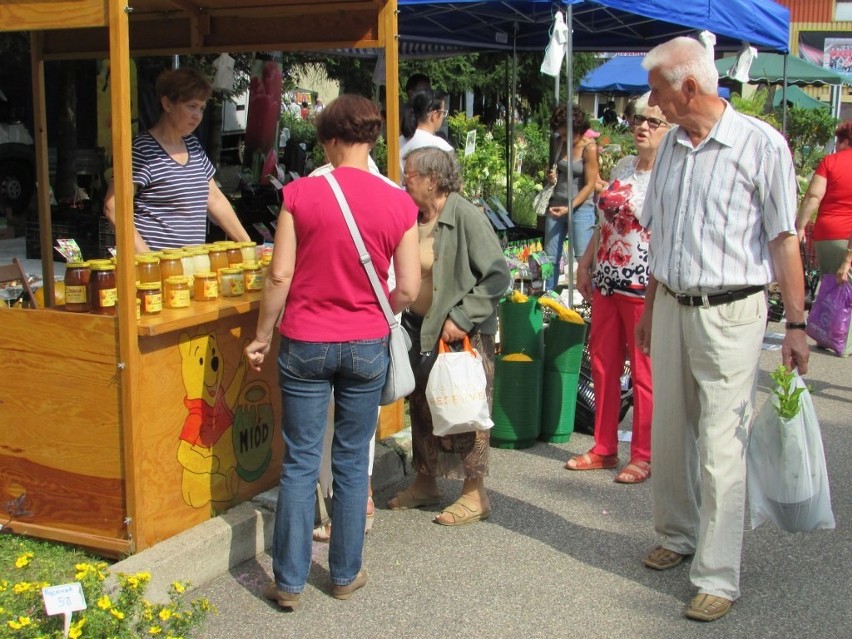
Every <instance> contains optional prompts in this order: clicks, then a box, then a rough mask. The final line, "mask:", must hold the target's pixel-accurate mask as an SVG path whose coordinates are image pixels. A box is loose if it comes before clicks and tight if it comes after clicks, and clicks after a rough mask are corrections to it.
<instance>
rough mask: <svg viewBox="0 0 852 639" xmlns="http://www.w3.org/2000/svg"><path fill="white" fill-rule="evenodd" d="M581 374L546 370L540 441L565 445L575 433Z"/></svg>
mask: <svg viewBox="0 0 852 639" xmlns="http://www.w3.org/2000/svg"><path fill="white" fill-rule="evenodd" d="M579 379H580V373H579V372H577V373H563V372H561V371H557V370H553V369H552V368H545V369H544V372H543V380H544V384H543V388H544V396H543V402H542V409H541V433H540V435H539V439H540V440H541V441H544V442H548V443H550V444H563V443H565V442H567V441H568V440H569V439H571V434H572V433H573V432H574V416H575V413H576V410H577V384H578V382H579Z"/></svg>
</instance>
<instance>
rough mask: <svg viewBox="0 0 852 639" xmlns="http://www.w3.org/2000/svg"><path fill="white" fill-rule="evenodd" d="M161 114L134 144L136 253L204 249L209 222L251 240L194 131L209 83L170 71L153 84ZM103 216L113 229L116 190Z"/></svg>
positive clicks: (110, 191)
mask: <svg viewBox="0 0 852 639" xmlns="http://www.w3.org/2000/svg"><path fill="white" fill-rule="evenodd" d="M155 90H156V92H157V100H158V102H159V104H160V108H161V113H160V117H159V119H158V120H157V123H156V124H155V125H154V126H152V127H151V128H150V129H149V130H148V131H146V132H144V133H140V134H139V135H138V136H137V137H136V139H135V140H134V141H133V156H132V157H133V186H134V188H135V193H134V197H133V222H134V225H135V227H136V230H135V232H134V238H133V245H134V249H135V251H136V252H137V253H142V252H144V251H158V250H160V249H164V248H173V247H180V246H187V245H189V244H203V243H204V242H206V241H207V217H208V216H209V217H210V219H211V220H212V221H213V222H214V223H215V224H217V225H218V226H219V227H221V228H222V230H223V231H225V234H226V235H227V236H228V237H229V238H230V239H232V240H236V241H238V242H247V241H249V240H250V239H251V238H250V237H249V234H248V233H247V232H246V230H245V228H243V225H242V224H241V223H240V220H239V218H237V214H236V213H235V212H234V208H233V207H232V206H231V203H230V202H229V201H228V198H226V197H225V194H224V193H222V191H221V189H220V188H219V187H218V185H217V184H216V182H215V180H214V179H213V176H214V174H215V173H216V169H215V168H214V167H213V164H211V162H210V159H209V158H208V157H207V154H206V153H205V152H204V149H202V148H201V144H200V143H199V142H198V139H197V138H196V137H195V136H193V135H192V132H193V131H195V129H197V128H198V125H199V124H200V123H201V118H202V116H203V115H204V109H205V107H206V106H207V100H208V99H209V98H210V93H211V89H210V82H209V81H208V80H207V78H206V77H205V76H204V75H203V74H202V73H201V72H200V71H197V70H195V69H192V68H189V67H181V68H180V69H176V70H174V71H166V72H164V73H162V74H161V75H160V76H159V77H158V78H157V82H156V85H155ZM104 215H105V216H106V218H107V219H108V220H109V221H110V222H111V223H112V224H113V226H115V215H116V211H115V186H114V185H113V184H110V185H109V187H108V188H107V192H106V194H105V196H104Z"/></svg>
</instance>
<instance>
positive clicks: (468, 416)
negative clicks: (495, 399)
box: [426, 337, 494, 437]
mask: <svg viewBox="0 0 852 639" xmlns="http://www.w3.org/2000/svg"><path fill="white" fill-rule="evenodd" d="M485 388H486V379H485V368H484V367H483V365H482V356H481V355H480V354H479V353H478V352H477V351H476V350H475V349H474V348H473V347H471V345H470V340H469V339H468V338H467V337H465V338H464V350H462V351H459V352H452V351H450V350H448V347H447V344H446V342H444V341H441V342H440V343H439V346H438V357H437V358H436V359H435V364H434V366H433V367H432V371H431V372H430V373H429V381H428V382H427V383H426V401H427V402H428V403H429V412H431V413H432V434H433V435H435V436H436V437H445V436H447V435H456V434H458V433H469V432H471V431H475V430H488V429H489V428H491V427H492V426H493V425H494V422H493V421H491V414H490V411H489V410H488V397H487V395H486V394H485Z"/></svg>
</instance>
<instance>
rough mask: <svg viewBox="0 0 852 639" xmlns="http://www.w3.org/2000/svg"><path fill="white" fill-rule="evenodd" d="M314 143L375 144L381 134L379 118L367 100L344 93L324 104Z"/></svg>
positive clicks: (372, 105) (317, 121)
mask: <svg viewBox="0 0 852 639" xmlns="http://www.w3.org/2000/svg"><path fill="white" fill-rule="evenodd" d="M316 127H317V140H318V141H319V143H320V144H325V143H326V142H328V141H330V140H340V141H341V142H346V143H347V144H363V143H366V144H375V142H376V140H377V139H378V137H379V133H381V131H382V116H381V115H380V114H379V109H378V107H376V105H375V104H373V103H372V102H371V101H370V100H368V99H367V98H365V97H364V96H361V95H354V94H352V93H347V94H344V95H341V96H340V97H338V98H335V99H334V100H332V101H331V102H329V103H328V105H326V106H325V107H324V108H323V110H322V111H320V113H319V115H318V116H317V119H316Z"/></svg>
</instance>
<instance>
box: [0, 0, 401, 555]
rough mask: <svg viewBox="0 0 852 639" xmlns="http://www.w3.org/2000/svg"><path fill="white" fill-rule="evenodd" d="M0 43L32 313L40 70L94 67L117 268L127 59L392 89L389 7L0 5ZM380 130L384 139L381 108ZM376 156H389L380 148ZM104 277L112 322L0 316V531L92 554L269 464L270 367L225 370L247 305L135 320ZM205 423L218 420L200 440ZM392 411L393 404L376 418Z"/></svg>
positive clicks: (272, 462) (204, 306) (167, 526)
mask: <svg viewBox="0 0 852 639" xmlns="http://www.w3.org/2000/svg"><path fill="white" fill-rule="evenodd" d="M0 31H24V32H29V33H30V42H31V49H32V76H33V82H32V84H33V96H34V99H33V104H34V123H35V126H34V128H35V132H34V133H35V135H34V137H35V141H36V154H37V158H38V165H37V179H38V184H39V185H40V188H39V189H38V196H37V197H38V215H39V226H40V228H41V236H40V242H41V255H42V259H43V267H44V274H45V277H44V280H45V299H47V300H52V299H53V290H52V289H53V278H52V277H51V276H49V274H50V275H52V273H53V263H52V250H53V249H52V246H51V243H52V238H51V233H50V228H51V212H50V200H49V191H48V188H47V186H46V185H47V184H48V153H47V134H46V117H45V102H44V94H45V91H44V88H45V87H44V83H45V79H44V78H45V74H44V64H45V61H48V60H58V59H101V58H108V60H109V66H110V83H111V98H110V101H111V108H112V157H113V169H114V170H113V175H114V180H115V198H116V207H117V211H118V215H117V216H116V217H117V228H116V247H117V250H118V254H119V255H132V254H133V231H134V229H133V215H132V210H133V202H132V198H133V187H132V183H131V168H132V167H131V142H132V140H131V133H130V131H131V128H130V103H131V100H130V57H131V56H143V55H172V54H178V53H219V52H251V51H276V50H310V49H333V48H359V47H370V48H381V49H384V52H385V61H386V81H387V95H389V96H396V95H397V94H398V90H399V87H398V50H397V23H396V0H387V1H384V0H336V1H333V2H328V1H324V0H315V1H307V0H204V1H203V3H202V2H200V1H199V0H12V2H2V3H0ZM387 122H388V129H389V130H397V129H398V127H399V113H398V105H397V101H396V100H390V101H389V102H388V104H387ZM388 147H389V148H388V153H389V157H391V158H393V157H398V153H399V149H398V140H397V139H396V137H395V136H390V138H389V139H388ZM388 164H389V170H390V172H391V176H390V177H391V178H392V179H398V178H399V175H397V173H398V166H397V165H398V163H397V162H393V161H392V162H389V163H388ZM45 229H46V231H45ZM117 279H118V294H119V299H118V315H117V316H116V317H111V316H103V315H89V314H77V313H67V312H64V311H63V310H62V309H61V308H48V309H42V310H16V311H8V312H7V311H3V310H0V380H2V382H0V383H2V393H0V523H2V524H8V525H10V526H11V528H12V529H13V530H15V531H17V532H22V533H26V534H30V535H34V536H38V537H44V538H48V539H55V540H59V541H65V542H69V543H74V544H80V545H83V546H86V547H89V548H92V549H96V550H98V551H100V552H102V553H104V554H108V555H122V554H129V553H134V552H137V551H140V550H143V549H145V548H147V547H149V546H151V545H153V544H155V543H157V542H158V541H161V540H163V539H166V538H168V537H171V536H173V535H175V534H177V533H179V532H181V531H183V530H186V529H188V528H190V527H192V526H193V525H195V524H197V523H199V522H201V521H204V520H206V519H208V518H209V517H210V516H211V514H215V513H217V512H221V511H223V510H226V509H227V508H229V507H230V506H232V505H234V504H236V503H239V502H241V501H244V500H245V499H248V498H250V497H251V496H253V495H255V494H257V493H259V492H261V491H263V490H266V489H268V488H270V487H271V486H273V485H275V484H276V482H277V477H278V474H279V471H280V460H281V454H282V450H281V448H282V444H281V438H280V435H279V427H278V426H279V423H280V415H281V413H280V398H279V393H278V389H277V371H276V370H275V367H274V366H269V367H268V368H267V370H265V371H264V373H263V374H256V373H254V372H253V371H251V370H250V369H248V368H247V367H246V366H245V364H244V362H243V358H242V357H241V355H242V347H243V345H244V344H245V343H246V342H247V340H249V339H250V338H251V336H252V335H253V331H254V326H255V323H256V320H257V309H258V305H259V295H258V294H249V295H246V296H245V297H243V298H233V299H236V300H237V301H233V302H231V301H228V300H224V299H221V298H220V299H219V300H217V301H215V302H206V303H193V305H192V307H191V308H190V309H189V310H164V311H163V313H162V314H161V315H160V316H156V317H154V318H151V317H146V318H143V319H142V320H140V321H137V319H136V313H135V299H136V296H135V273H134V269H133V268H132V267H131V268H127V264H126V263H124V262H122V261H121V260H119V264H118V271H117ZM216 411H223V413H217V414H225V415H228V416H229V419H227V420H224V422H225V423H224V424H223V420H219V421H217V422H216V424H217V426H216V427H215V428H212V429H211V428H210V425H209V424H208V423H207V417H208V416H209V415H210V414H212V413H213V412H216ZM400 415H401V407H400V406H399V405H397V406H396V407H395V408H393V409H392V410H391V411H389V412H388V413H387V414H386V419H387V420H388V421H389V422H398V421H399V418H400Z"/></svg>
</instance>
